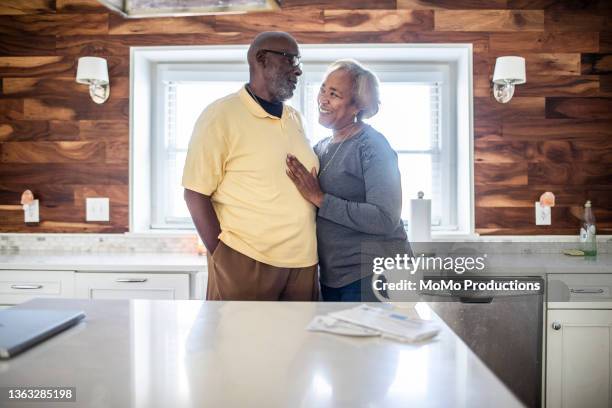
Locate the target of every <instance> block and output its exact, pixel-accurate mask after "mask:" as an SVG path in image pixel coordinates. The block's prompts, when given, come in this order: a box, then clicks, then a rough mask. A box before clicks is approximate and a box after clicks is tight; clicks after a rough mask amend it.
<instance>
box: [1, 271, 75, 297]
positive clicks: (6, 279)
mask: <svg viewBox="0 0 612 408" xmlns="http://www.w3.org/2000/svg"><path fill="white" fill-rule="evenodd" d="M35 297H55V298H71V297H74V271H42V270H40V271H31V270H0V305H16V304H18V303H21V302H25V301H27V300H30V299H33V298H35Z"/></svg>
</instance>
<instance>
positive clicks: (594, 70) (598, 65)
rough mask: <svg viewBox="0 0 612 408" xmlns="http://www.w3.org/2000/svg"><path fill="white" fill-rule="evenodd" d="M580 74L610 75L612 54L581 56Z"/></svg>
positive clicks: (611, 71) (611, 72)
mask: <svg viewBox="0 0 612 408" xmlns="http://www.w3.org/2000/svg"><path fill="white" fill-rule="evenodd" d="M581 66H582V73H583V74H585V75H589V74H612V54H582V59H581Z"/></svg>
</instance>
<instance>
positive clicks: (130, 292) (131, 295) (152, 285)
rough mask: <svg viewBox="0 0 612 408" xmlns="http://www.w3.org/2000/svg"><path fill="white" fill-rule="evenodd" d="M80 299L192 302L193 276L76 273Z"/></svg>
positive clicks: (76, 290)
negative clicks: (190, 283) (181, 300)
mask: <svg viewBox="0 0 612 408" xmlns="http://www.w3.org/2000/svg"><path fill="white" fill-rule="evenodd" d="M75 276H76V278H75V294H76V297H79V298H86V299H171V300H172V299H189V274H186V273H172V274H168V273H165V274H161V273H160V274H153V273H127V272H125V273H85V272H83V273H76V274H75Z"/></svg>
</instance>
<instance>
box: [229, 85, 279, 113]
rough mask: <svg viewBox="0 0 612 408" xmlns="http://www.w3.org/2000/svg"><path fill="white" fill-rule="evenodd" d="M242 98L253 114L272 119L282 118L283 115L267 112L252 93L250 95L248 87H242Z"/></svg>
mask: <svg viewBox="0 0 612 408" xmlns="http://www.w3.org/2000/svg"><path fill="white" fill-rule="evenodd" d="M240 100H241V101H242V102H243V103H244V104H245V105H246V107H247V109H248V110H249V112H251V113H252V114H253V115H255V116H256V117H258V118H270V119H276V120H280V119H282V117H280V118H279V117H276V116H274V115H270V114H269V113H268V112H266V111H265V110H264V108H262V107H261V106H260V105H259V104H258V103H257V101H255V100H254V99H253V98H252V97H251V95H249V93H248V92H247V90H246V87H244V86H243V87H242V89H240ZM283 116H285V109H283Z"/></svg>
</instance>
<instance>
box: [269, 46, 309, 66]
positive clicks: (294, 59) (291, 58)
mask: <svg viewBox="0 0 612 408" xmlns="http://www.w3.org/2000/svg"><path fill="white" fill-rule="evenodd" d="M262 51H263V52H271V53H272V54H277V55H282V56H283V57H285V58H286V59H287V62H288V63H289V64H291V66H292V67H294V68H297V67H299V66H300V58H301V57H300V56H299V55H295V54H291V53H289V52H284V51H276V50H262Z"/></svg>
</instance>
